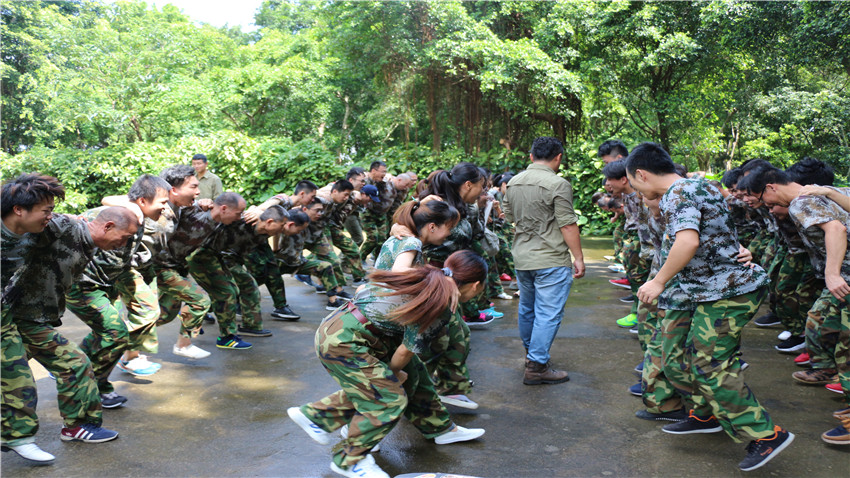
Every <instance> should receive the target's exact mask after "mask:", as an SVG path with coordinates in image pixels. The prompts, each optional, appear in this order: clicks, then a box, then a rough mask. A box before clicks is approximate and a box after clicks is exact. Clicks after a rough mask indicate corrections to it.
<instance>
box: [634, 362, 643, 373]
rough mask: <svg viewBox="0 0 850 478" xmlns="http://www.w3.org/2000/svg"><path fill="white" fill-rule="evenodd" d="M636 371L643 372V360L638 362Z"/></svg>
mask: <svg viewBox="0 0 850 478" xmlns="http://www.w3.org/2000/svg"><path fill="white" fill-rule="evenodd" d="M635 372H637V373H643V362H641V363H639V364H637V367H635Z"/></svg>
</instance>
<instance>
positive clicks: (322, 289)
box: [315, 284, 328, 294]
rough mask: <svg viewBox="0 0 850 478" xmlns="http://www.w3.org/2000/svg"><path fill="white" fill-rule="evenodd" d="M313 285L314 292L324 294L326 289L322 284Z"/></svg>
mask: <svg viewBox="0 0 850 478" xmlns="http://www.w3.org/2000/svg"><path fill="white" fill-rule="evenodd" d="M315 287H316V293H317V294H324V293H325V292H327V291H328V290H327V289H325V286H323V285H322V284H318V285H317V286H315Z"/></svg>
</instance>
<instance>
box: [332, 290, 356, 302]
mask: <svg viewBox="0 0 850 478" xmlns="http://www.w3.org/2000/svg"><path fill="white" fill-rule="evenodd" d="M336 296H337V297H339V298H340V299H342V300H344V301H350V300H351V299H353V298H354V296H353V295H351V294H349V293H348V292H346V291H344V290H341V291H339V292H337V293H336Z"/></svg>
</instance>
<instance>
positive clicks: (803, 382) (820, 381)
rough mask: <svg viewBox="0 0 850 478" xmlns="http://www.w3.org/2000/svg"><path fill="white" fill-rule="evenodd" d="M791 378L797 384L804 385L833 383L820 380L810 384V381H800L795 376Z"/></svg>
mask: <svg viewBox="0 0 850 478" xmlns="http://www.w3.org/2000/svg"><path fill="white" fill-rule="evenodd" d="M791 378H793V379H794V380H795V381H796V382H797V383H802V384H803V385H828V384H830V383H832V379H830V380H818V381H817V382H810V381H807V380H800V379H799V378H797V377H795V376H793V375H791Z"/></svg>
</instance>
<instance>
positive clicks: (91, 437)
mask: <svg viewBox="0 0 850 478" xmlns="http://www.w3.org/2000/svg"><path fill="white" fill-rule="evenodd" d="M59 438H61V439H62V440H63V441H81V442H86V443H103V442H105V441H109V440H114V439H116V438H118V432H116V431H113V430H107V429H106V428H101V427H99V426H97V425H95V424H94V423H84V424H82V425H80V426H77V427H74V428H68V427H65V428H63V429H62V432H61V433H60V434H59Z"/></svg>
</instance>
